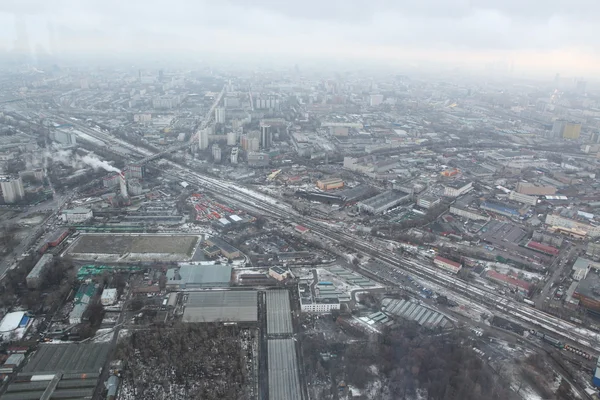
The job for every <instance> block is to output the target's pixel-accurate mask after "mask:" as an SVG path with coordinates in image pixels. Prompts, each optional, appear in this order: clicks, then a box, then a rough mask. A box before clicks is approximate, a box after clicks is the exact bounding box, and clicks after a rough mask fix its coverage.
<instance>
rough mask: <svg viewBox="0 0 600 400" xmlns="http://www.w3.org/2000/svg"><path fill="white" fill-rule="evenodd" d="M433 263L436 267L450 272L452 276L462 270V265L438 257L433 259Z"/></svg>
mask: <svg viewBox="0 0 600 400" xmlns="http://www.w3.org/2000/svg"><path fill="white" fill-rule="evenodd" d="M433 263H434V264H435V265H436V266H437V267H439V268H442V269H445V270H446V271H450V272H452V273H454V274H456V273H458V271H460V269H461V268H462V265H461V264H460V263H457V262H456V261H452V260H448V259H447V258H444V257H440V256H437V257H436V258H434V259H433Z"/></svg>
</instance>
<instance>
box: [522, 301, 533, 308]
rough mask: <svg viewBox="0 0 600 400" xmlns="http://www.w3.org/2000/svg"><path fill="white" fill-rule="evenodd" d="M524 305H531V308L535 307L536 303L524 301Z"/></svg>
mask: <svg viewBox="0 0 600 400" xmlns="http://www.w3.org/2000/svg"><path fill="white" fill-rule="evenodd" d="M523 303H525V304H529V305H530V306H531V307H535V303H534V302H533V301H531V300H529V299H523Z"/></svg>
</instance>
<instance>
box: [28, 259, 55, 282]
mask: <svg viewBox="0 0 600 400" xmlns="http://www.w3.org/2000/svg"><path fill="white" fill-rule="evenodd" d="M53 260H54V256H52V254H44V255H43V256H42V257H41V258H40V259H39V261H38V262H37V263H36V264H35V265H34V266H33V268H32V269H31V272H29V274H28V275H27V278H25V281H26V282H27V287H28V288H29V289H39V288H40V286H41V284H42V280H43V279H44V274H45V273H46V271H47V270H48V267H49V266H50V265H51V264H52V261H53Z"/></svg>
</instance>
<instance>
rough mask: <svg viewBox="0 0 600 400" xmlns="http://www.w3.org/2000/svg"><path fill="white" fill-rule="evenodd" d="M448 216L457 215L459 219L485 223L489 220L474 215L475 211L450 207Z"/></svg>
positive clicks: (483, 216) (476, 214)
mask: <svg viewBox="0 0 600 400" xmlns="http://www.w3.org/2000/svg"><path fill="white" fill-rule="evenodd" d="M450 214H454V215H458V216H459V217H463V218H466V219H472V220H474V221H487V220H489V219H490V218H489V217H487V216H485V215H482V214H479V213H476V212H475V211H471V210H469V209H466V208H462V207H457V206H452V207H450Z"/></svg>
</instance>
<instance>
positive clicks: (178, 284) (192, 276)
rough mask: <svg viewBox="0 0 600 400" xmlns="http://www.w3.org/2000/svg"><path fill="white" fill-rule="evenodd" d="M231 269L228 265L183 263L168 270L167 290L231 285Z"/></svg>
mask: <svg viewBox="0 0 600 400" xmlns="http://www.w3.org/2000/svg"><path fill="white" fill-rule="evenodd" d="M231 271H232V268H231V267H230V266H228V265H191V264H183V265H181V266H180V267H177V268H171V269H169V270H167V290H173V291H176V290H186V289H199V288H209V287H220V288H225V287H229V286H230V284H231Z"/></svg>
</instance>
